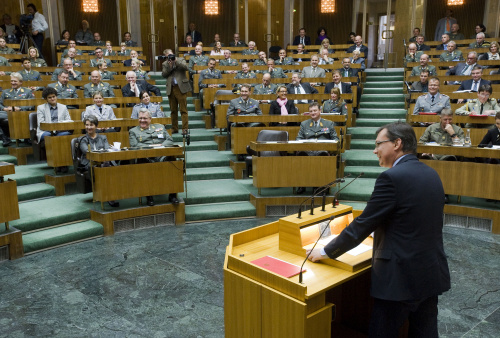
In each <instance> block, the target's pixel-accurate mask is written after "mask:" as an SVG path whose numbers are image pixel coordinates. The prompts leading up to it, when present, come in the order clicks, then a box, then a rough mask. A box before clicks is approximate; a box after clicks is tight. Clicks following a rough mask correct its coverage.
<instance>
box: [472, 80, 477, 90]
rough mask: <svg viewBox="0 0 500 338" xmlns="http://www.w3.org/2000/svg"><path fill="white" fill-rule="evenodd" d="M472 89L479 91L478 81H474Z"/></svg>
mask: <svg viewBox="0 0 500 338" xmlns="http://www.w3.org/2000/svg"><path fill="white" fill-rule="evenodd" d="M472 91H473V92H477V82H476V81H474V84H473V85H472Z"/></svg>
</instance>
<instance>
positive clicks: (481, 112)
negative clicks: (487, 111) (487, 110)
mask: <svg viewBox="0 0 500 338" xmlns="http://www.w3.org/2000/svg"><path fill="white" fill-rule="evenodd" d="M483 108H484V103H481V111H480V112H479V115H483Z"/></svg>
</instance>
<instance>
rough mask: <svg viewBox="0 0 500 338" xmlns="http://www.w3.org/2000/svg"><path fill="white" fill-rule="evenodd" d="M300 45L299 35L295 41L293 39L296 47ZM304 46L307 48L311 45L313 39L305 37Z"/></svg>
mask: <svg viewBox="0 0 500 338" xmlns="http://www.w3.org/2000/svg"><path fill="white" fill-rule="evenodd" d="M299 43H300V35H297V36H296V37H295V38H294V39H293V44H292V45H294V46H297V45H298V44H299ZM304 44H305V45H306V46H307V45H311V38H310V37H309V36H307V35H306V36H304Z"/></svg>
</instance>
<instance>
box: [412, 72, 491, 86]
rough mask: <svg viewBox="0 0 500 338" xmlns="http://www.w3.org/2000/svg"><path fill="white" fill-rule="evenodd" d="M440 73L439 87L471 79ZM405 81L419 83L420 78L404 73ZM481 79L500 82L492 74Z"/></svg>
mask: <svg viewBox="0 0 500 338" xmlns="http://www.w3.org/2000/svg"><path fill="white" fill-rule="evenodd" d="M483 72H484V71H483ZM439 73H441V74H442V75H438V78H439V80H440V82H441V86H443V85H444V82H445V81H448V82H454V81H465V80H470V79H471V77H470V75H445V73H446V70H438V74H439ZM406 74H407V76H406V78H405V79H406V81H409V82H416V81H420V76H419V75H416V76H410V74H411V72H406ZM481 78H482V79H484V80H488V81H500V74H494V75H489V74H483V76H481Z"/></svg>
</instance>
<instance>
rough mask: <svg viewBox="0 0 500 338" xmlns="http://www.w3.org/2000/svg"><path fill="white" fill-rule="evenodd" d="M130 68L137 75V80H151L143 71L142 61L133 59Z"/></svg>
mask: <svg viewBox="0 0 500 338" xmlns="http://www.w3.org/2000/svg"><path fill="white" fill-rule="evenodd" d="M130 66H131V67H132V70H133V71H134V72H135V74H136V75H137V80H149V76H148V73H147V72H146V71H144V70H142V65H141V61H139V59H132V61H131V62H130Z"/></svg>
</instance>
